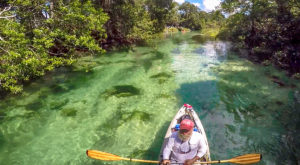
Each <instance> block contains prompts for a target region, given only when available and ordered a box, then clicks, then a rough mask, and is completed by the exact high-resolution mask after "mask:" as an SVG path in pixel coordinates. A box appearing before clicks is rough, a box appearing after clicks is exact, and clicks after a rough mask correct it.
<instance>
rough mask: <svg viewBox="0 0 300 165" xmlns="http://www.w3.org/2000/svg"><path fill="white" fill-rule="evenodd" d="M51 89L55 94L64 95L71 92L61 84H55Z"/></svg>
mask: <svg viewBox="0 0 300 165" xmlns="http://www.w3.org/2000/svg"><path fill="white" fill-rule="evenodd" d="M50 88H51V89H52V91H53V92H54V93H64V92H67V91H68V90H69V89H68V87H66V86H64V85H61V84H53V85H51V86H50Z"/></svg>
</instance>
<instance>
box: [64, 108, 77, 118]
mask: <svg viewBox="0 0 300 165" xmlns="http://www.w3.org/2000/svg"><path fill="white" fill-rule="evenodd" d="M76 114H77V110H76V109H74V108H66V109H63V110H62V111H61V115H62V116H66V117H72V116H76Z"/></svg>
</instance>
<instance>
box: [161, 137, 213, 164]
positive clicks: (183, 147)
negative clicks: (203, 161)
mask: <svg viewBox="0 0 300 165" xmlns="http://www.w3.org/2000/svg"><path fill="white" fill-rule="evenodd" d="M206 150H207V146H206V144H205V141H204V137H203V136H202V135H201V134H200V133H198V132H193V134H192V136H191V138H190V139H189V140H187V141H185V142H183V141H182V140H180V139H179V137H178V132H173V133H172V135H171V136H170V138H169V140H168V143H167V145H166V147H165V148H164V150H163V159H164V160H165V159H171V160H172V161H176V162H178V163H184V162H185V160H187V159H193V158H194V157H195V156H199V157H200V158H201V157H202V156H203V155H204V154H205V153H206Z"/></svg>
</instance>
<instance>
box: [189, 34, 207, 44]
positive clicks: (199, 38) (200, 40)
mask: <svg viewBox="0 0 300 165" xmlns="http://www.w3.org/2000/svg"><path fill="white" fill-rule="evenodd" d="M192 40H194V41H196V42H198V43H200V44H203V43H204V42H205V41H206V38H205V37H203V36H202V35H194V36H193V37H192Z"/></svg>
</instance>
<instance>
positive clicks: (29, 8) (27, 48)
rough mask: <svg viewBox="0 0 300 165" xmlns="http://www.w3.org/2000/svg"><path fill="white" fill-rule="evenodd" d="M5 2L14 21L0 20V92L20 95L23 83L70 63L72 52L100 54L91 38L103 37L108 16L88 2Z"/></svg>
mask: <svg viewBox="0 0 300 165" xmlns="http://www.w3.org/2000/svg"><path fill="white" fill-rule="evenodd" d="M9 3H10V4H11V6H13V8H12V9H13V10H11V11H9V12H10V14H16V18H11V19H0V37H1V40H0V54H1V56H0V65H1V67H0V91H3V90H6V91H10V92H13V93H19V92H21V91H22V85H21V84H22V82H23V81H28V80H30V79H31V78H34V77H37V76H42V75H44V74H45V73H46V72H47V71H50V70H53V69H54V68H56V67H59V66H62V65H70V64H72V63H73V62H74V60H75V58H76V56H75V54H76V53H74V52H75V50H88V51H90V52H100V53H101V52H103V50H102V49H101V47H100V46H99V42H98V41H97V40H96V39H95V38H94V37H95V35H97V37H98V38H105V37H106V34H105V30H104V28H103V25H104V24H105V22H106V21H107V20H108V16H107V15H106V14H104V13H103V11H102V10H101V9H99V8H98V9H96V8H95V7H94V6H93V4H92V3H91V2H90V1H85V2H82V1H80V0H74V1H70V3H67V2H65V1H63V0H57V1H55V3H53V2H52V1H47V0H37V1H30V0H22V1H20V0H14V1H10V2H9ZM50 3H52V5H53V6H52V7H50ZM92 33H93V35H94V36H92Z"/></svg>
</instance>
